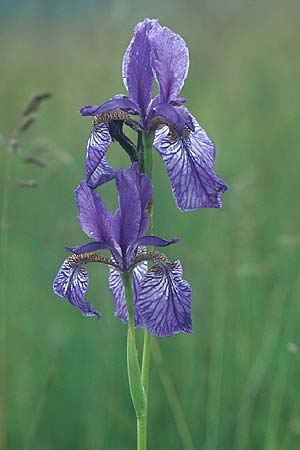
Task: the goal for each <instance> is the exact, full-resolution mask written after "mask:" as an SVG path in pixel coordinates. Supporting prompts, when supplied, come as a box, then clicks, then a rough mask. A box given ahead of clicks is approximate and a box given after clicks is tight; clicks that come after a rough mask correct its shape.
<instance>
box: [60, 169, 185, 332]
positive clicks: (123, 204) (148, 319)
mask: <svg viewBox="0 0 300 450" xmlns="http://www.w3.org/2000/svg"><path fill="white" fill-rule="evenodd" d="M115 178H116V184H117V189H118V193H119V207H118V209H117V211H116V212H115V214H112V213H111V212H110V211H109V210H108V209H107V208H106V206H105V204H104V202H103V201H102V199H101V197H100V195H99V194H98V192H96V191H95V190H93V189H90V188H89V187H88V185H87V183H86V181H82V182H81V183H80V185H79V186H78V188H77V189H76V191H75V193H76V203H77V208H78V221H79V223H80V225H81V228H82V230H83V231H84V232H85V233H86V234H87V236H89V237H90V238H92V239H93V241H92V242H89V243H87V244H83V245H80V246H77V247H72V248H69V250H71V251H72V252H73V254H72V255H71V256H69V257H68V258H67V259H66V260H65V261H64V262H63V264H62V266H61V268H60V269H59V271H58V274H57V276H56V278H55V280H54V284H53V289H54V292H55V293H56V294H57V295H59V296H60V297H63V298H65V299H67V300H68V301H69V302H70V303H71V304H72V305H73V306H74V307H75V308H77V309H79V310H80V311H81V312H82V314H83V315H85V316H98V317H101V314H100V313H99V312H98V311H97V310H96V309H95V308H94V307H93V305H92V304H91V303H90V302H88V301H86V300H85V298H84V296H85V294H86V291H87V288H88V274H87V271H86V269H85V265H86V264H87V263H89V262H101V263H104V264H108V265H109V267H110V275H109V289H110V290H111V292H112V295H113V298H114V302H115V316H116V317H118V318H119V319H121V320H122V321H123V322H125V323H127V322H128V312H127V307H126V300H125V295H124V286H123V283H122V277H121V274H122V273H126V272H127V273H128V272H132V288H133V293H134V320H135V326H136V327H146V328H147V329H148V331H149V332H150V333H152V334H154V335H156V336H170V335H171V334H174V333H178V332H185V333H190V332H191V331H192V322H191V288H190V286H189V284H188V283H187V282H186V281H185V280H183V279H182V267H181V264H180V261H175V262H170V261H169V260H168V259H167V257H166V256H165V255H164V254H162V253H160V252H157V251H149V252H147V251H146V250H145V246H158V247H164V246H167V245H170V244H173V243H176V242H177V241H178V239H171V240H166V239H162V238H160V237H157V236H146V235H145V233H146V231H147V229H148V228H149V218H148V215H147V213H146V207H147V204H148V202H149V201H150V199H151V197H152V184H151V180H150V177H149V176H148V175H146V174H141V173H139V172H138V167H137V163H134V164H132V166H131V167H130V168H129V169H128V170H127V171H126V170H124V169H119V170H117V171H116V172H115ZM101 249H108V250H109V251H110V253H111V258H109V257H107V256H104V255H102V254H99V253H94V252H95V251H97V250H101ZM147 261H152V263H153V266H152V267H151V269H148V267H147Z"/></svg>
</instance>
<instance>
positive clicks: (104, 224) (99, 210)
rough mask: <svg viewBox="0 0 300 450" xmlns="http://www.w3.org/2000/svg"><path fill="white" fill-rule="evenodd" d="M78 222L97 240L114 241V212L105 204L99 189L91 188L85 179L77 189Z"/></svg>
mask: <svg viewBox="0 0 300 450" xmlns="http://www.w3.org/2000/svg"><path fill="white" fill-rule="evenodd" d="M75 195H76V203H77V208H78V214H77V218H78V222H79V223H80V225H81V228H82V230H83V231H84V232H85V233H86V234H87V235H88V236H89V237H91V238H93V239H95V240H96V241H100V242H104V243H107V244H108V245H109V244H110V243H111V241H112V235H111V223H112V213H111V212H110V211H109V210H108V209H107V208H106V206H105V205H104V203H103V201H102V199H101V197H100V195H99V194H98V192H97V191H95V190H93V189H90V188H89V187H88V186H87V183H86V181H85V180H83V181H81V183H80V184H79V186H78V188H77V189H76V190H75Z"/></svg>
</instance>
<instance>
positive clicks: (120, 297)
mask: <svg viewBox="0 0 300 450" xmlns="http://www.w3.org/2000/svg"><path fill="white" fill-rule="evenodd" d="M146 272H147V263H145V262H144V263H142V264H140V265H139V266H137V267H135V268H134V270H133V272H132V289H133V303H134V325H135V327H143V319H142V317H141V315H140V313H139V311H138V309H137V308H136V307H135V305H136V302H137V291H138V284H139V282H140V280H141V279H142V277H143V276H144V275H145V273H146ZM109 289H110V291H111V293H112V295H113V298H114V302H115V317H117V318H118V319H120V320H122V322H124V323H128V311H127V306H126V299H125V293H124V286H123V282H122V278H121V275H120V272H118V271H117V270H116V269H114V268H113V267H110V268H109Z"/></svg>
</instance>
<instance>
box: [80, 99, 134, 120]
mask: <svg viewBox="0 0 300 450" xmlns="http://www.w3.org/2000/svg"><path fill="white" fill-rule="evenodd" d="M118 108H119V109H123V110H124V111H127V112H128V113H130V114H137V112H138V111H137V107H136V105H135V103H134V102H133V101H132V100H130V98H129V97H127V96H126V95H122V94H118V95H115V96H114V97H112V98H111V99H110V100H107V101H106V102H104V103H101V105H96V106H91V105H88V106H84V107H83V108H81V110H80V114H81V115H82V116H98V115H99V114H102V113H104V112H107V111H112V110H113V109H118Z"/></svg>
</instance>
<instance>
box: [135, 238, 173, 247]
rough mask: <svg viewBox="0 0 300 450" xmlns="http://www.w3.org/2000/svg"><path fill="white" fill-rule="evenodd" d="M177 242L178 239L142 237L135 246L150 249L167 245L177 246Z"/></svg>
mask: <svg viewBox="0 0 300 450" xmlns="http://www.w3.org/2000/svg"><path fill="white" fill-rule="evenodd" d="M179 241H180V239H178V238H173V239H163V238H160V237H158V236H143V237H141V238H139V239H138V241H137V244H138V245H145V246H151V247H152V246H153V247H166V246H167V245H171V244H177V242H179Z"/></svg>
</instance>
